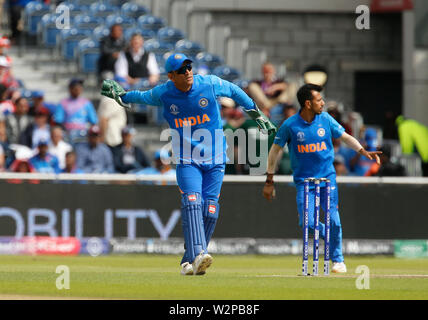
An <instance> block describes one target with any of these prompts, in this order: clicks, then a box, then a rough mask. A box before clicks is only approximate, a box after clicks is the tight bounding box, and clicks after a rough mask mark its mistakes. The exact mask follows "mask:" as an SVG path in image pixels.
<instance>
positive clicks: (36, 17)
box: [24, 1, 50, 36]
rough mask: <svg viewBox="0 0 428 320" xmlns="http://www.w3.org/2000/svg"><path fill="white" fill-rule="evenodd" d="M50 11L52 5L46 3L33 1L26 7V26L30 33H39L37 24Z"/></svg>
mask: <svg viewBox="0 0 428 320" xmlns="http://www.w3.org/2000/svg"><path fill="white" fill-rule="evenodd" d="M49 12H50V7H49V6H48V5H46V4H43V3H40V2H36V1H31V2H29V3H28V4H27V5H26V6H25V8H24V28H25V31H27V32H28V34H30V35H33V36H34V35H36V34H37V25H38V24H39V22H40V20H42V17H43V16H44V15H45V14H47V13H49Z"/></svg>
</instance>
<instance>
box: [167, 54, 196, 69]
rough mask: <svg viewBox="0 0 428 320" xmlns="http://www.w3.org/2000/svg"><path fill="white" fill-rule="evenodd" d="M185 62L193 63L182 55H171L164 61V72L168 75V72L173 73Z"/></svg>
mask: <svg viewBox="0 0 428 320" xmlns="http://www.w3.org/2000/svg"><path fill="white" fill-rule="evenodd" d="M185 61H189V62H193V61H192V60H190V59H189V58H188V57H187V56H186V55H185V54H183V53H173V54H171V55H170V56H169V57H168V59H166V62H165V70H166V72H168V73H169V72H172V71H175V70H177V69H180V67H181V65H182V64H183V62H185Z"/></svg>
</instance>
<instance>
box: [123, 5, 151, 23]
mask: <svg viewBox="0 0 428 320" xmlns="http://www.w3.org/2000/svg"><path fill="white" fill-rule="evenodd" d="M120 12H121V14H122V15H123V16H126V17H130V18H133V19H138V18H139V17H141V16H144V15H146V14H149V13H150V10H149V9H147V8H146V7H145V6H141V5H138V4H136V3H132V2H126V3H124V4H123V5H122V7H121V8H120Z"/></svg>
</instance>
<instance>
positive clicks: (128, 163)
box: [112, 127, 150, 173]
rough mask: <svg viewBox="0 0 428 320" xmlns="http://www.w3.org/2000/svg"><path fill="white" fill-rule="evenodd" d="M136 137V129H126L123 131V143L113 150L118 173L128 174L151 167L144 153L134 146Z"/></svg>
mask: <svg viewBox="0 0 428 320" xmlns="http://www.w3.org/2000/svg"><path fill="white" fill-rule="evenodd" d="M134 136H135V129H134V128H131V127H124V128H123V129H122V141H123V142H122V143H121V144H119V145H118V146H116V147H115V148H113V149H112V151H113V159H114V166H115V169H116V171H117V172H121V173H128V172H131V171H136V170H141V169H143V168H146V167H149V166H150V163H149V161H148V160H147V157H146V155H145V154H144V151H143V150H142V149H141V148H140V147H138V146H136V145H134V143H133V141H132V140H133V137H134Z"/></svg>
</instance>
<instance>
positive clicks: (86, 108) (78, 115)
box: [53, 78, 98, 144]
mask: <svg viewBox="0 0 428 320" xmlns="http://www.w3.org/2000/svg"><path fill="white" fill-rule="evenodd" d="M83 82H84V81H83V80H82V79H76V78H74V79H71V81H70V82H69V84H68V89H69V93H70V97H69V98H66V99H63V100H61V102H60V104H59V105H58V107H57V108H56V111H55V114H54V117H53V120H54V122H55V123H57V124H61V125H62V126H63V127H64V128H65V130H66V131H67V134H68V138H69V139H68V140H69V142H70V143H71V144H75V143H78V142H82V141H85V139H86V137H87V133H88V127H90V126H91V125H95V124H98V116H97V113H96V111H95V108H94V106H93V104H92V102H91V101H89V100H88V99H86V98H84V97H82V96H81V95H82V92H83Z"/></svg>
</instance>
